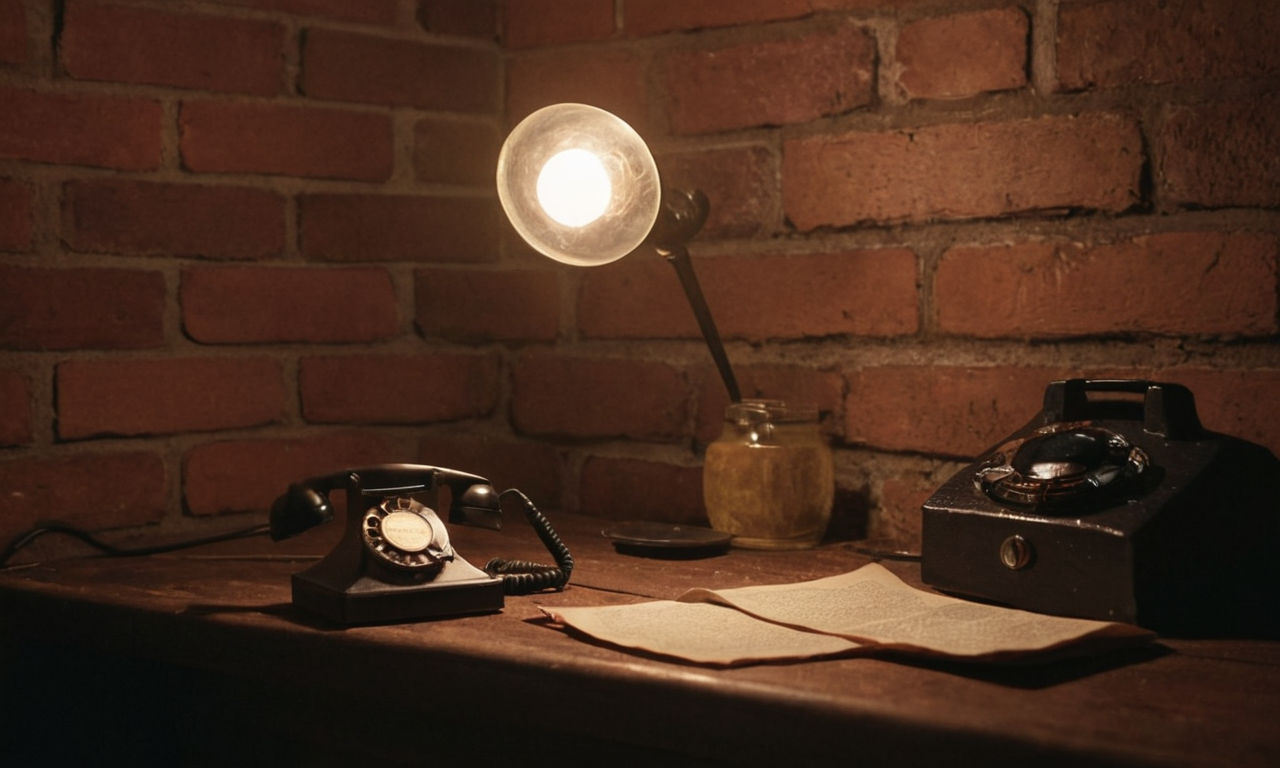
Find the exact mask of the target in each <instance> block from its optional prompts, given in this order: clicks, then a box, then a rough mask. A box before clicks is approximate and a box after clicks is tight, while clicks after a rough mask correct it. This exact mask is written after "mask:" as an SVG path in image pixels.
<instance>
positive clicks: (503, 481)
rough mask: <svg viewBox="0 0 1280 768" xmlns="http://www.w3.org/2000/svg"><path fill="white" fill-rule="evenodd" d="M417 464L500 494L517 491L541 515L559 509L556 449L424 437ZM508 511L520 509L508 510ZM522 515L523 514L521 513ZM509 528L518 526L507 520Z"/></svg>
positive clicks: (487, 439) (456, 436)
mask: <svg viewBox="0 0 1280 768" xmlns="http://www.w3.org/2000/svg"><path fill="white" fill-rule="evenodd" d="M418 460H419V461H421V462H423V463H424V464H430V465H432V466H437V467H452V468H453V469H458V470H461V471H463V472H470V473H472V474H475V475H480V476H481V477H484V478H487V479H488V480H490V481H491V482H492V483H493V485H494V487H495V488H496V489H497V490H498V491H499V492H501V491H503V490H506V489H507V488H519V489H520V490H521V491H523V492H524V494H525V495H526V496H528V497H529V498H530V499H531V500H532V501H533V503H534V504H536V505H537V506H538V507H539V508H541V509H543V510H544V511H545V510H546V509H547V508H553V509H554V508H559V507H560V506H561V501H560V495H561V482H562V477H563V474H564V469H563V467H562V466H561V461H560V457H559V455H558V454H557V452H556V449H555V448H554V447H553V446H551V445H548V444H546V443H535V442H525V441H518V442H517V441H512V440H510V439H509V438H496V437H491V436H488V435H478V434H464V433H459V432H458V431H457V430H450V431H449V432H448V433H446V434H436V435H427V436H425V437H423V438H422V439H421V440H420V441H419V443H418ZM507 509H508V514H511V510H513V509H519V507H518V506H517V507H508V508H507ZM520 514H522V515H523V510H521V513H520ZM508 524H509V525H516V524H517V523H516V522H515V520H513V519H512V518H510V517H508Z"/></svg>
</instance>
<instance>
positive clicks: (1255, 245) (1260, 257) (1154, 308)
mask: <svg viewBox="0 0 1280 768" xmlns="http://www.w3.org/2000/svg"><path fill="white" fill-rule="evenodd" d="M1276 260H1277V240H1276V237H1275V236H1274V235H1261V234H1248V233H1241V234H1225V233H1220V232H1176V233H1167V234H1159V235H1149V236H1144V237H1138V238H1134V239H1132V240H1127V241H1124V242H1120V243H1115V244H1111V245H1096V246H1092V247H1088V246H1083V245H1080V244H1077V243H1050V242H1023V243H1018V244H1015V245H998V246H986V247H984V246H973V247H967V246H965V247H957V248H952V249H951V250H949V251H947V252H946V253H945V254H943V257H942V260H941V263H940V264H939V266H938V272H937V277H936V283H935V285H936V289H935V293H936V297H937V306H938V326H939V329H940V330H942V331H943V332H945V333H960V334H966V335H973V336H982V337H997V338H998V337H1014V338H1026V337H1032V338H1035V337H1055V336H1073V335H1086V334H1100V335H1115V334H1132V333H1160V334H1172V335H1185V334H1228V335H1234V334H1242V335H1253V336H1266V335H1270V334H1273V333H1275V332H1276V330H1277V325H1276V279H1277V264H1276ZM975 275H980V276H981V279H974V276H975ZM1047 307H1052V311H1046V308H1047Z"/></svg>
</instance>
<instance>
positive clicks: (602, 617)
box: [542, 600, 858, 666]
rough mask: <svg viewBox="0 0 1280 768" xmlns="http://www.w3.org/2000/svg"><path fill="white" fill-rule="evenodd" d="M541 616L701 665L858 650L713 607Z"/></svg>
mask: <svg viewBox="0 0 1280 768" xmlns="http://www.w3.org/2000/svg"><path fill="white" fill-rule="evenodd" d="M542 611H543V612H544V613H546V614H547V615H548V616H550V617H551V618H552V619H554V620H555V621H558V622H560V623H561V624H566V625H568V626H571V627H573V628H574V629H576V630H578V631H579V632H583V633H585V634H587V635H590V636H591V637H594V638H596V639H597V640H603V641H605V642H607V643H612V644H613V645H619V646H623V647H626V648H633V649H635V650H639V651H645V652H648V653H654V654H658V655H662V656H675V657H677V658H680V659H684V660H686V661H693V662H697V663H699V664H715V665H721V666H734V665H737V664H748V663H752V662H757V661H781V660H786V659H804V658H816V657H821V656H831V655H834V654H841V653H847V652H849V651H851V650H853V649H855V648H857V647H858V643H855V642H853V641H850V640H846V639H844V638H841V637H835V636H834V635H823V634H818V633H816V632H805V631H801V630H796V629H791V628H789V627H784V626H782V625H780V624H774V623H771V622H767V621H761V620H759V619H756V618H752V617H751V616H748V615H747V614H745V613H743V612H741V611H737V610H734V609H733V608H729V607H726V606H722V605H715V604H713V603H679V602H674V601H671V600H656V601H653V602H648V603H636V604H634V605H610V606H604V607H601V608H556V609H554V610H553V609H549V608H546V607H544V608H543V609H542Z"/></svg>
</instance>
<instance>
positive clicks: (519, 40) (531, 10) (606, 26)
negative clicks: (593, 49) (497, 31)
mask: <svg viewBox="0 0 1280 768" xmlns="http://www.w3.org/2000/svg"><path fill="white" fill-rule="evenodd" d="M503 16H504V18H503V20H502V28H503V34H502V42H503V44H504V45H505V46H506V47H507V48H530V47H533V46H537V45H554V44H556V43H578V42H584V41H587V40H605V39H607V38H609V37H611V36H612V35H613V0H507V2H506V4H505V5H504V6H503Z"/></svg>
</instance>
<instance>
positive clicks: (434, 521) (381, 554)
mask: <svg viewBox="0 0 1280 768" xmlns="http://www.w3.org/2000/svg"><path fill="white" fill-rule="evenodd" d="M338 488H345V489H346V492H347V527H346V532H345V534H344V535H343V537H342V540H341V541H340V542H338V545H337V547H335V548H334V550H333V551H332V552H330V553H329V554H328V555H327V556H326V557H325V558H324V559H323V560H321V561H320V562H319V563H317V564H315V565H314V566H312V567H310V568H308V569H306V570H305V571H302V572H300V573H295V574H294V575H293V603H294V605H297V606H298V607H300V608H303V609H305V610H307V611H310V612H312V613H316V614H319V615H321V616H324V617H325V618H327V619H330V620H331V621H334V622H337V623H339V624H375V623H384V622H393V621H411V620H417V619H429V618H437V617H443V616H457V615H464V614H474V613H489V612H493V611H498V610H501V609H502V606H503V596H504V595H515V594H528V593H530V592H536V591H539V590H543V589H562V588H563V587H564V585H565V584H566V583H568V581H569V574H570V573H571V572H572V570H573V556H572V555H571V554H569V550H568V548H567V547H566V546H565V545H564V542H562V541H561V540H560V537H559V536H558V535H557V534H556V532H555V531H554V530H553V529H552V528H551V525H550V523H549V522H547V519H546V517H545V516H543V514H542V513H541V512H540V511H538V509H537V507H535V506H534V505H533V502H531V501H530V500H529V498H528V497H527V496H525V495H524V494H523V493H521V492H520V491H518V490H516V489H514V488H512V489H509V490H506V491H503V492H502V493H501V494H499V493H497V492H495V491H494V489H493V486H492V485H491V484H490V483H489V481H488V480H486V479H484V478H483V477H479V476H477V475H472V474H468V473H466V472H459V471H457V470H453V469H444V468H442V467H431V466H426V465H422V464H380V465H377V466H372V467H364V468H361V469H350V470H347V471H345V472H339V473H336V474H332V475H324V476H322V477H315V478H311V479H308V480H305V481H302V482H299V483H294V484H292V485H290V486H289V489H288V491H286V492H285V494H284V495H283V496H281V497H280V498H278V499H276V501H275V503H274V504H272V505H271V526H270V527H271V538H272V539H273V540H275V541H279V540H281V539H285V538H288V537H290V536H294V535H297V534H299V533H302V532H303V531H305V530H308V529H310V528H312V527H314V526H316V525H319V524H320V523H323V522H326V521H328V520H331V519H333V507H332V506H331V505H330V503H329V494H330V493H331V492H333V491H334V490H336V489H338ZM442 490H447V492H448V497H449V498H448V505H449V512H448V520H449V523H450V524H455V523H456V524H462V525H473V526H479V527H482V528H490V529H493V530H497V529H499V528H501V525H502V508H501V506H500V501H501V498H502V497H503V496H506V495H508V494H510V495H514V496H517V497H518V498H519V499H520V500H521V501H522V502H523V504H524V507H525V516H526V517H527V518H528V520H529V522H530V524H532V525H533V528H534V530H535V531H536V532H537V534H538V537H539V538H540V539H541V540H542V543H543V544H544V545H545V546H546V547H547V550H548V551H549V552H550V553H551V555H552V557H554V558H555V561H556V565H553V566H552V565H543V564H539V563H534V562H529V561H525V560H501V559H494V560H490V561H489V562H488V563H487V564H486V565H485V567H484V569H483V570H482V569H480V568H476V567H475V566H474V565H472V564H471V563H469V562H467V561H466V560H465V559H463V557H462V556H461V555H459V554H457V553H456V552H455V551H454V549H453V546H452V545H451V544H450V542H449V532H448V529H447V528H446V527H445V525H444V522H442V521H441V519H440V517H439V515H437V513H436V508H438V507H439V506H440V498H441V493H440V492H441V491H442Z"/></svg>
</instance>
